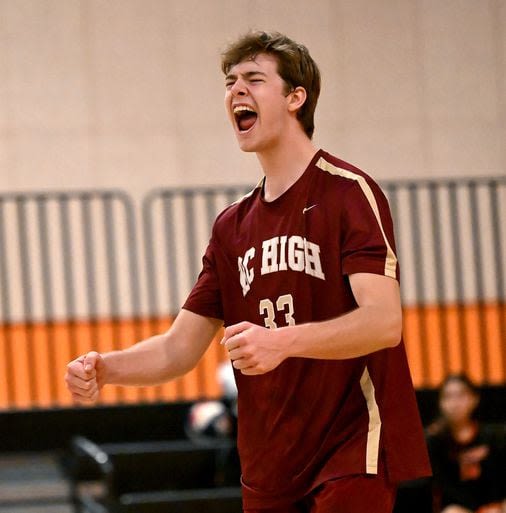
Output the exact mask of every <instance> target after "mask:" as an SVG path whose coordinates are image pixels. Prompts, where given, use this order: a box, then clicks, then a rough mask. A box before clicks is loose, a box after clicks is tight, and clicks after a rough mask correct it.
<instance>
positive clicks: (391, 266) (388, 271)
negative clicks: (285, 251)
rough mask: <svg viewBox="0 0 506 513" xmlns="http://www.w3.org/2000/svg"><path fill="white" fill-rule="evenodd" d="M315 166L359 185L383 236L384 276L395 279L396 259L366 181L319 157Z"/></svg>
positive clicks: (374, 199) (360, 176)
mask: <svg viewBox="0 0 506 513" xmlns="http://www.w3.org/2000/svg"><path fill="white" fill-rule="evenodd" d="M316 165H317V166H318V167H319V168H320V169H321V170H323V171H326V172H327V173H330V174H331V175H337V176H342V177H343V178H348V179H350V180H355V181H356V182H358V184H359V185H360V188H361V189H362V192H363V193H364V195H365V197H366V198H367V201H368V202H369V205H370V206H371V208H372V210H373V212H374V215H375V216H376V220H377V221H378V225H379V227H380V230H381V234H382V235H383V240H384V241H385V246H386V248H387V255H386V258H385V270H384V273H385V276H389V277H390V278H397V275H396V268H397V257H396V256H395V253H394V251H393V249H392V247H391V246H390V243H389V242H388V239H387V236H386V235H385V231H384V230H383V223H382V222H381V216H380V213H379V209H378V203H377V202H376V197H375V196H374V193H373V192H372V190H371V187H370V186H369V184H368V183H367V180H366V179H365V178H364V177H363V176H362V175H359V174H357V173H353V172H352V171H347V170H345V169H341V168H339V167H337V166H334V165H333V164H331V163H330V162H327V161H326V160H325V159H324V158H323V157H320V159H319V160H318V162H317V163H316Z"/></svg>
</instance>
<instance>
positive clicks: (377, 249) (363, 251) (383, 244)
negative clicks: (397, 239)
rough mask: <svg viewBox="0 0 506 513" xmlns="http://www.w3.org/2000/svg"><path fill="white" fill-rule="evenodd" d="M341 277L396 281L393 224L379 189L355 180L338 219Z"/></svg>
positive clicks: (362, 179) (370, 183)
mask: <svg viewBox="0 0 506 513" xmlns="http://www.w3.org/2000/svg"><path fill="white" fill-rule="evenodd" d="M342 230H343V231H342V239H341V244H342V246H341V247H342V253H341V254H342V269H343V274H346V275H349V274H354V273H359V272H362V273H373V274H382V275H385V276H389V277H391V278H394V279H398V263H397V256H396V254H395V243H394V235H393V223H392V218H391V215H390V209H389V207H388V202H387V199H386V197H385V196H384V194H383V193H382V191H381V189H380V188H379V186H378V185H377V184H376V183H375V182H373V181H372V180H367V179H366V178H364V177H362V176H361V177H359V179H357V180H356V181H354V183H353V185H352V186H351V187H350V188H349V189H348V191H347V193H346V196H345V199H344V205H343V217H342Z"/></svg>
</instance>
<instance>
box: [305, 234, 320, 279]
mask: <svg viewBox="0 0 506 513" xmlns="http://www.w3.org/2000/svg"><path fill="white" fill-rule="evenodd" d="M304 256H305V259H306V274H309V275H310V276H314V277H315V278H320V279H321V280H324V279H325V275H324V274H323V270H322V263H321V260H320V246H318V244H315V243H314V242H309V241H306V239H304Z"/></svg>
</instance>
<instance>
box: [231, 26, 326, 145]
mask: <svg viewBox="0 0 506 513" xmlns="http://www.w3.org/2000/svg"><path fill="white" fill-rule="evenodd" d="M260 53H266V54H269V55H273V56H274V57H276V59H277V61H278V73H279V76H280V77H281V78H282V79H283V80H284V82H285V84H286V92H287V93H288V92H290V91H293V90H294V89H295V88H296V87H299V86H300V87H303V88H304V89H305V91H306V94H307V98H306V101H305V102H304V104H303V105H302V107H301V108H300V109H299V110H298V112H297V119H298V120H299V122H300V123H301V125H302V128H303V129H304V132H306V134H307V135H308V137H309V138H311V137H312V136H313V132H314V111H315V109H316V103H317V102H318V96H319V95H320V70H319V69H318V66H317V65H316V63H315V61H314V60H313V59H312V57H311V55H309V51H308V49H307V48H306V47H305V46H304V45H301V44H299V43H296V42H295V41H293V40H292V39H290V38H288V37H287V36H285V35H283V34H280V33H279V32H263V31H253V32H248V33H247V34H245V35H243V36H241V37H240V38H239V39H238V40H237V41H235V42H234V43H231V44H230V45H229V46H228V47H227V48H226V49H225V51H224V52H223V54H222V59H221V69H222V70H223V73H225V75H226V74H227V73H228V72H229V71H230V68H232V67H233V66H235V65H236V64H239V63H240V62H242V61H244V60H246V59H254V58H255V57H256V56H257V55H258V54H260Z"/></svg>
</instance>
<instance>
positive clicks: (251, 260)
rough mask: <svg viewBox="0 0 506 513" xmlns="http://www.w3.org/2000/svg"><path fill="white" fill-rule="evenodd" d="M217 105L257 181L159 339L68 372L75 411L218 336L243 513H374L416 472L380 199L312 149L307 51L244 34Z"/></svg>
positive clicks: (179, 368)
mask: <svg viewBox="0 0 506 513" xmlns="http://www.w3.org/2000/svg"><path fill="white" fill-rule="evenodd" d="M222 68H223V71H224V73H225V76H226V78H225V83H226V94H225V107H226V110H227V112H228V116H229V118H230V121H231V124H232V126H233V129H234V132H235V135H236V138H237V141H238V143H239V146H240V148H241V149H242V150H243V151H249V152H255V153H256V154H257V157H258V159H259V161H260V165H261V167H262V170H263V172H264V178H263V179H262V181H261V182H260V184H259V185H258V186H257V187H256V188H255V189H254V190H253V191H252V192H251V193H250V194H248V195H247V196H245V197H244V198H242V199H241V200H239V201H238V202H236V203H234V204H233V205H231V206H230V207H228V208H227V209H226V210H225V211H224V212H222V213H221V214H220V216H219V217H218V218H217V220H216V222H215V225H214V228H213V232H212V236H211V240H210V243H209V246H208V248H207V251H206V254H205V256H204V259H203V270H202V272H201V274H200V276H199V279H198V281H197V283H196V285H195V287H194V288H193V290H192V292H191V294H190V296H189V297H188V299H187V301H186V303H185V304H184V306H183V309H182V311H181V312H180V313H179V315H178V317H177V318H176V320H175V322H174V324H173V326H172V327H171V329H170V330H169V331H168V332H167V333H165V334H162V335H158V336H155V337H152V338H150V339H148V340H146V341H144V342H141V343H139V344H136V345H135V346H133V347H132V348H129V349H127V350H125V351H119V352H112V353H107V354H103V355H99V354H97V353H95V352H92V353H88V354H87V355H84V356H82V357H80V358H78V359H77V360H75V361H74V362H71V363H70V364H69V366H68V372H67V377H66V380H67V384H68V387H69V389H70V391H71V392H72V393H73V395H74V398H75V399H76V400H80V401H84V400H95V399H96V398H97V396H98V393H99V390H100V388H101V387H102V386H103V385H104V384H106V383H114V384H123V385H134V384H138V385H146V384H155V383H160V382H162V381H165V380H167V379H171V378H174V377H176V376H179V375H181V374H183V373H185V372H187V371H189V370H190V369H191V368H193V367H194V366H195V364H196V363H197V362H198V360H199V358H200V357H201V356H202V354H203V353H204V351H205V349H206V348H207V347H208V345H209V344H210V341H211V340H212V338H213V336H214V335H215V333H216V331H217V330H218V328H219V327H220V326H221V325H222V324H224V325H225V327H226V329H225V334H224V338H223V341H222V343H223V344H224V345H225V347H226V348H227V350H228V352H229V355H230V359H231V361H232V364H233V367H234V371H235V376H236V382H237V385H238V390H239V435H238V446H239V453H240V456H241V468H242V475H243V477H242V485H243V502H244V509H245V511H247V512H249V513H252V512H254V511H257V510H258V511H262V512H264V513H268V512H279V513H292V512H311V513H327V512H328V513H330V512H332V513H363V512H364V511H371V505H373V506H372V508H373V509H374V511H375V513H383V512H384V513H389V512H391V510H392V505H393V502H394V497H395V490H396V484H397V483H398V482H399V481H402V480H405V479H414V478H417V477H421V476H426V475H428V474H429V473H430V469H429V464H428V459H427V455H426V449H425V443H424V438H423V433H422V428H421V424H420V420H419V416H418V412H417V408H416V403H415V397H414V392H413V387H412V384H411V379H410V375H409V370H408V366H407V362H406V356H405V351H404V347H403V343H402V342H401V323H402V314H401V305H400V294H399V284H398V265H397V259H396V256H395V245H394V239H393V229H392V221H391V218H390V214H389V209H388V205H387V201H386V199H385V197H384V195H383V194H382V192H381V191H380V189H379V188H378V186H377V185H376V184H375V183H374V181H372V180H371V179H370V178H369V177H368V176H367V175H366V174H364V173H363V172H362V171H360V170H358V169H357V168H355V167H353V166H351V165H350V164H347V163H345V162H343V161H341V160H339V159H338V158H336V157H333V156H331V155H329V154H328V153H326V152H324V151H322V150H317V149H316V148H315V147H314V146H313V143H312V142H311V137H312V134H313V130H314V124H313V116H314V110H315V107H316V103H317V100H318V95H319V91H320V75H319V71H318V68H317V66H316V64H315V63H314V61H313V60H312V58H311V56H310V55H309V53H308V51H307V49H306V48H305V47H304V46H302V45H299V44H297V43H295V42H294V41H292V40H290V39H288V38H287V37H285V36H283V35H281V34H278V33H264V32H253V33H249V34H247V35H245V36H244V37H242V38H241V39H239V40H238V41H237V42H236V43H234V44H233V45H231V46H230V47H229V48H228V49H227V51H226V52H225V53H224V55H223V60H222Z"/></svg>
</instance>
